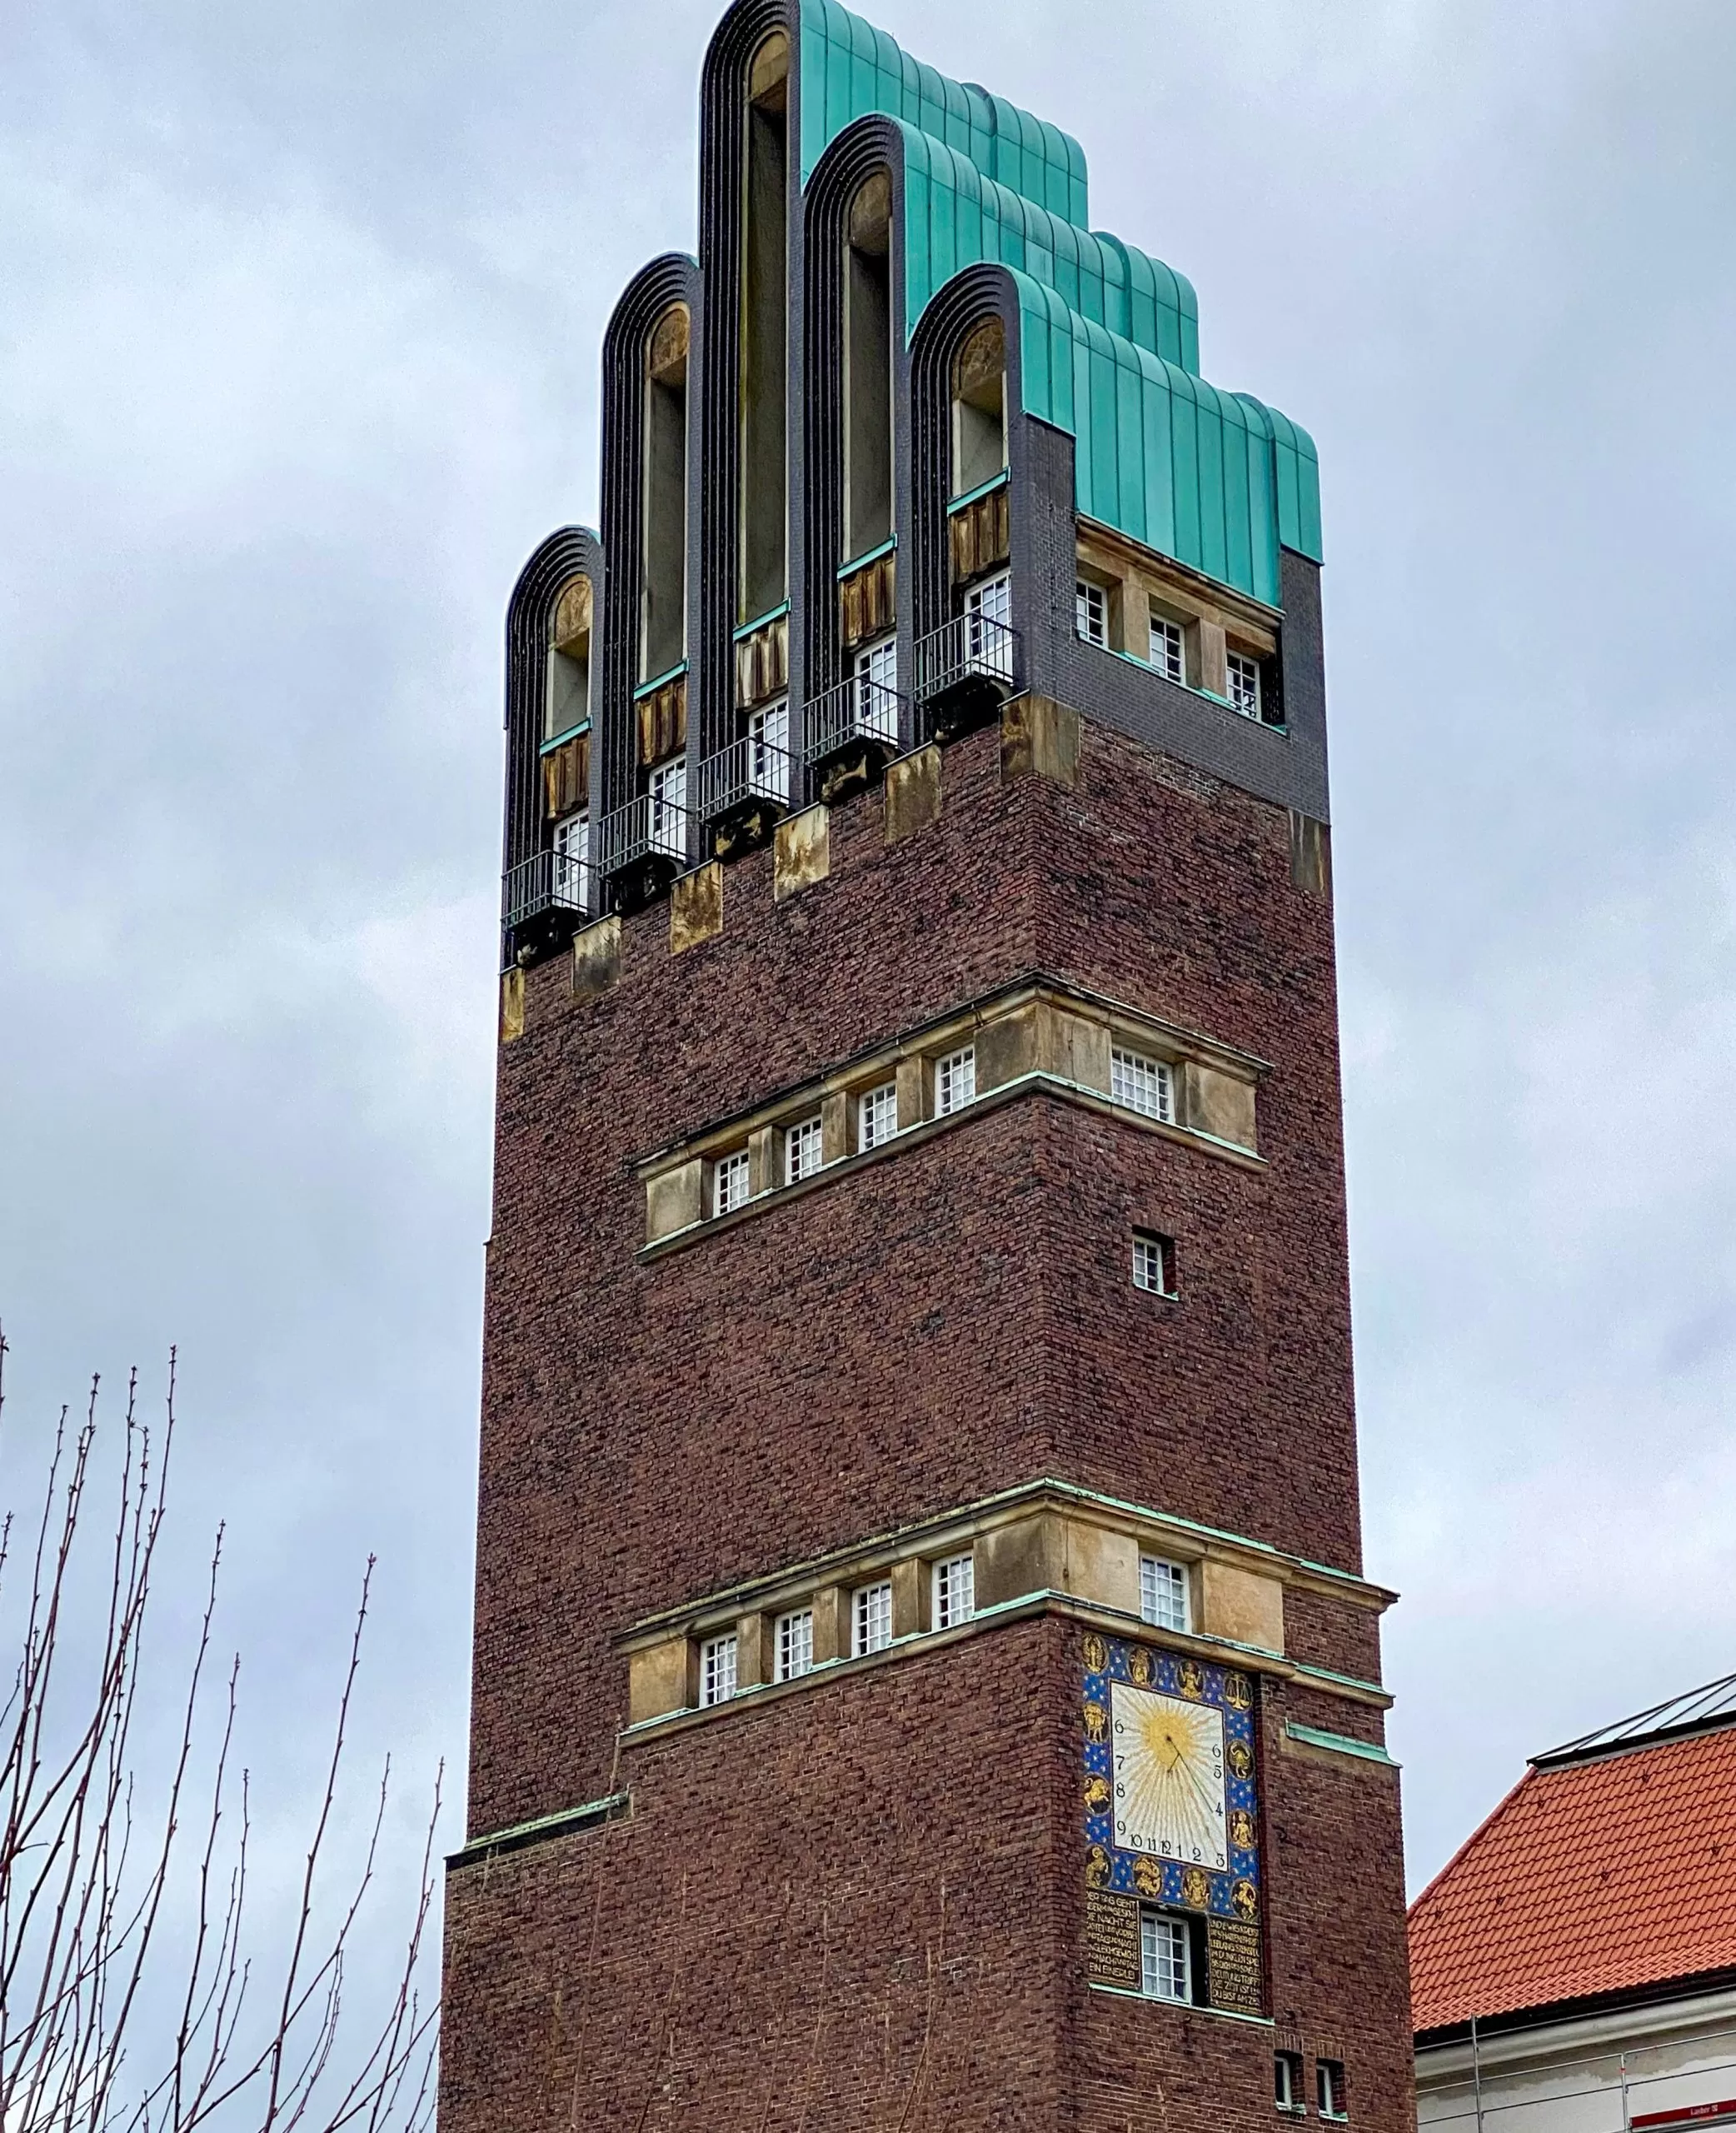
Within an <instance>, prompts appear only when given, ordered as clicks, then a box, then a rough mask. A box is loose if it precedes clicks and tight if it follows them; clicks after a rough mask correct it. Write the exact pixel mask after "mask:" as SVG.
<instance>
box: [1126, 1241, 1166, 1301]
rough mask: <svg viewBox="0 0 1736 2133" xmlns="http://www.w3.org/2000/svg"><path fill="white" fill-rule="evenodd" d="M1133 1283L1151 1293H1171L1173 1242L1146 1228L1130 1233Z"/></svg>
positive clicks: (1164, 1294)
mask: <svg viewBox="0 0 1736 2133" xmlns="http://www.w3.org/2000/svg"><path fill="white" fill-rule="evenodd" d="M1133 1285H1134V1286H1135V1288H1136V1289H1144V1290H1145V1291H1147V1293H1148V1294H1150V1295H1151V1296H1174V1295H1175V1240H1174V1239H1173V1238H1172V1237H1167V1236H1157V1235H1155V1232H1153V1231H1150V1230H1135V1231H1134V1233H1133Z"/></svg>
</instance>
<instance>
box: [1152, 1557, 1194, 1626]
mask: <svg viewBox="0 0 1736 2133" xmlns="http://www.w3.org/2000/svg"><path fill="white" fill-rule="evenodd" d="M1140 1621H1142V1622H1150V1624H1151V1626H1152V1627H1153V1628H1154V1629H1160V1630H1187V1629H1190V1628H1191V1627H1192V1626H1193V1625H1192V1611H1191V1610H1190V1607H1189V1606H1188V1573H1187V1565H1186V1564H1185V1563H1172V1562H1170V1561H1166V1560H1165V1558H1164V1557H1163V1556H1140Z"/></svg>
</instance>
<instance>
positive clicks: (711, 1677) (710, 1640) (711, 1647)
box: [699, 1631, 736, 1707]
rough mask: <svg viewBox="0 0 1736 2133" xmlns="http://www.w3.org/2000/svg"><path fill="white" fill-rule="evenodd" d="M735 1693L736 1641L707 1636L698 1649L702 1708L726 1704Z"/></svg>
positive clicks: (728, 1638) (730, 1636)
mask: <svg viewBox="0 0 1736 2133" xmlns="http://www.w3.org/2000/svg"><path fill="white" fill-rule="evenodd" d="M735 1693H736V1639H735V1634H734V1632H733V1631H731V1633H730V1634H729V1635H728V1636H708V1637H707V1638H706V1641H705V1642H704V1643H703V1644H702V1645H701V1646H700V1648H699V1700H700V1703H701V1706H707V1707H708V1706H711V1705H712V1704H714V1703H727V1702H728V1701H729V1700H730V1698H731V1696H734V1694H735Z"/></svg>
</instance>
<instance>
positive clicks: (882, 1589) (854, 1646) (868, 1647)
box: [850, 1578, 892, 1659]
mask: <svg viewBox="0 0 1736 2133" xmlns="http://www.w3.org/2000/svg"><path fill="white" fill-rule="evenodd" d="M891 1641H892V1584H891V1581H890V1578H887V1579H883V1580H882V1581H880V1583H879V1584H878V1585H862V1586H857V1588H856V1594H855V1597H854V1601H853V1604H852V1606H851V1625H850V1651H851V1657H852V1658H854V1659H860V1658H861V1657H863V1656H864V1655H865V1654H866V1653H868V1652H870V1651H885V1648H886V1646H888V1645H889V1644H890V1642H891Z"/></svg>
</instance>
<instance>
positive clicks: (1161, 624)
mask: <svg viewBox="0 0 1736 2133" xmlns="http://www.w3.org/2000/svg"><path fill="white" fill-rule="evenodd" d="M1151 663H1152V665H1153V666H1154V667H1156V669H1157V671H1158V672H1159V673H1160V674H1161V675H1162V676H1163V677H1164V679H1165V681H1166V682H1185V681H1186V680H1187V672H1188V670H1187V658H1186V656H1185V652H1184V651H1183V649H1182V641H1181V625H1180V622H1171V621H1170V618H1169V617H1168V616H1167V615H1154V616H1153V617H1151Z"/></svg>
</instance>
